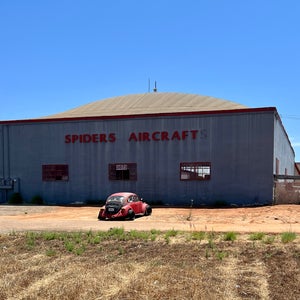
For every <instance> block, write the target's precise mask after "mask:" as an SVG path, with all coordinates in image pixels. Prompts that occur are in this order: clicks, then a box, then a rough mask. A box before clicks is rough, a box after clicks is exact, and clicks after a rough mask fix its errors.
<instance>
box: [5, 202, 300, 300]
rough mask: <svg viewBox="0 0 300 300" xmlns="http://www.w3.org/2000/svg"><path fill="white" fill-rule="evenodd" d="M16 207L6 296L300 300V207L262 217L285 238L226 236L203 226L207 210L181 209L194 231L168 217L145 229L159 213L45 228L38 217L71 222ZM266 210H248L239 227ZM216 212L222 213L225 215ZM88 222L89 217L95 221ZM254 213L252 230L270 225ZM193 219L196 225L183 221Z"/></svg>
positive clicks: (8, 242)
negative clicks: (151, 227)
mask: <svg viewBox="0 0 300 300" xmlns="http://www.w3.org/2000/svg"><path fill="white" fill-rule="evenodd" d="M1 208H2V207H0V209H1ZM9 209H10V208H8V207H4V208H3V210H2V214H1V213H0V225H1V226H3V227H2V229H3V228H6V230H5V232H4V231H2V233H0V252H1V255H0V299H12V300H15V299H26V300H29V299H80V300H84V299H89V300H90V299H124V300H125V299H291V300H292V299H295V300H296V299H300V235H299V231H298V230H299V226H298V224H299V223H298V222H299V221H298V220H299V219H297V214H298V213H299V206H294V207H290V206H289V207H284V209H285V210H286V209H290V217H289V218H287V217H286V215H285V217H284V218H283V217H282V216H284V214H283V213H282V214H280V213H279V212H278V211H279V208H278V207H277V208H276V207H275V208H274V209H275V212H276V213H274V211H272V214H273V218H271V217H269V215H268V217H267V218H265V219H263V220H270V222H271V224H272V222H273V223H274V222H275V223H276V222H280V220H281V221H282V220H286V221H288V222H289V223H288V222H287V223H288V224H287V225H288V227H285V224H286V222H282V223H281V224H282V227H281V228H282V231H281V232H278V230H275V231H272V230H267V228H268V227H261V229H262V230H256V229H257V227H255V226H254V227H253V228H254V230H253V229H252V230H251V227H248V232H246V231H244V232H242V231H238V230H236V231H235V230H226V229H227V228H228V227H226V226H225V227H224V228H225V230H218V231H216V230H214V229H212V227H211V226H210V225H209V226H208V225H207V224H208V223H207V224H202V225H203V227H201V226H200V225H199V224H198V223H197V216H198V215H197V213H198V211H197V212H196V211H193V212H192V213H189V214H187V212H188V211H184V214H183V215H179V211H180V210H178V211H176V210H175V212H176V213H177V214H176V219H177V222H178V223H180V222H181V224H184V226H186V228H187V229H188V228H189V230H182V229H180V228H179V229H176V228H175V229H174V228H172V227H173V224H174V223H173V222H171V223H168V218H167V217H165V219H163V217H162V216H160V218H161V219H162V220H163V225H164V226H162V228H161V229H159V228H154V229H148V228H146V229H143V228H142V227H141V226H142V225H143V224H144V222H145V223H146V222H148V223H151V222H152V221H153V222H156V223H158V222H157V219H156V218H158V211H156V210H155V209H154V212H153V216H150V217H147V218H148V219H147V218H139V219H136V220H135V221H131V222H130V221H129V222H126V221H121V222H104V223H102V222H98V221H97V220H94V222H95V223H96V224H97V226H98V228H96V227H95V228H91V229H89V230H86V229H82V230H81V229H80V230H73V228H71V229H72V230H70V228H69V227H67V226H66V227H65V228H63V227H61V228H60V230H58V229H57V228H55V230H54V229H52V228H50V229H48V230H45V228H44V227H42V226H41V230H39V229H38V228H37V227H38V224H39V223H36V224H35V221H36V220H44V223H45V224H48V222H49V223H51V222H58V223H59V224H60V225H61V226H62V224H65V223H60V219H59V218H58V219H56V218H55V217H54V216H52V217H51V213H54V211H56V208H55V209H54V208H51V209H48V208H43V210H44V211H43V212H40V211H39V212H37V211H35V208H21V210H23V209H26V211H25V212H24V210H23V211H21V212H16V208H13V210H10V212H8V210H9ZM266 209H268V210H269V209H272V208H266ZM57 210H58V211H59V212H61V210H60V209H57ZM91 210H92V209H91ZM261 210H264V208H261ZM71 211H73V212H74V210H73V209H71ZM79 211H81V210H80V209H79ZM82 211H86V210H82ZM95 211H97V209H96V210H95ZM257 211H258V210H256V209H254V210H251V211H250V210H247V211H246V212H247V214H245V212H243V215H244V217H243V218H241V219H240V222H244V223H245V222H246V220H247V218H246V215H248V217H249V216H252V217H253V214H254V215H255V214H256V213H257ZM168 212H170V211H168ZM236 212H237V211H235V214H236ZM173 213H174V211H173ZM210 213H213V212H211V211H207V215H209V214H210ZM214 213H215V215H218V210H215V212H214ZM228 213H230V211H228ZM96 214H97V212H96ZM201 214H203V211H202V212H201ZM224 214H226V211H223V212H222V215H223V217H225V219H226V216H224ZM272 214H270V215H272ZM43 215H44V217H42V216H43ZM55 215H56V214H55ZM71 215H72V216H71V217H70V218H71V221H72V222H73V223H74V222H76V221H75V219H74V214H71ZM167 215H168V214H167ZM83 216H85V218H84V220H83V221H85V222H87V221H88V222H91V220H87V215H85V213H83ZM171 216H172V217H173V218H174V215H172V214H171ZM255 216H256V218H254V219H251V218H250V223H249V224H252V223H255V222H253V220H255V219H257V220H258V223H259V224H262V225H264V226H265V225H266V224H265V222H262V219H259V217H258V216H257V215H255ZM266 216H267V214H266ZM266 216H265V217H266ZM187 217H191V218H192V219H193V220H194V222H193V223H192V224H193V225H187V223H186V222H183V219H186V218H187ZM43 218H44V219H43ZM64 218H66V216H64ZM78 218H79V217H78V216H77V219H78ZM151 218H152V219H151ZM170 218H171V217H170ZM199 218H200V217H199ZM228 218H229V217H228ZM231 218H232V217H231ZM236 218H237V217H236ZM79 219H80V218H79ZM20 220H21V221H20ZM64 220H66V219H64ZM202 221H203V220H202V219H201V222H202ZM8 222H12V223H16V224H19V225H20V226H24V228H25V230H21V228H19V227H17V226H16V227H15V229H14V227H11V230H7V229H8ZM18 222H21V223H18ZM22 222H23V223H22ZM26 222H28V223H26ZM36 222H37V221H36ZM232 222H237V220H234V219H232ZM244 223H243V224H244ZM275 223H274V224H273V225H274V226H275V225H277V223H276V224H275ZM30 224H31V226H32V227H31V226H29V225H30ZM80 224H81V223H80V220H79V221H78V220H77V226H78V227H80ZM82 224H86V223H84V222H83V223H82ZM82 224H81V225H82ZM89 224H90V223H89ZM170 224H171V225H170ZM209 224H210V223H209ZM225 225H226V224H225ZM254 225H257V224H254ZM107 226H110V227H107ZM128 226H131V228H130V227H128ZM134 226H135V227H136V228H134ZM170 226H172V227H170ZM274 226H273V227H272V226H271V227H270V228H277V227H276V226H275V227H274ZM78 227H77V228H78ZM145 227H146V226H145ZM28 228H30V229H28ZM184 228H185V227H184ZM237 228H242V227H239V226H237Z"/></svg>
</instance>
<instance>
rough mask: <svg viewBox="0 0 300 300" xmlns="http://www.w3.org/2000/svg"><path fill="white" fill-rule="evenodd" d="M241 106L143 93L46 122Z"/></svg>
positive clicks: (180, 95) (90, 105)
mask: <svg viewBox="0 0 300 300" xmlns="http://www.w3.org/2000/svg"><path fill="white" fill-rule="evenodd" d="M245 108H248V107H246V106H244V105H241V104H238V103H235V102H231V101H227V100H223V99H218V98H214V97H209V96H201V95H195V94H184V93H157V92H153V93H146V94H132V95H126V96H118V97H113V98H108V99H104V100H98V101H95V102H91V103H88V104H85V105H82V106H79V107H77V108H73V109H70V110H67V111H65V112H62V113H58V114H54V115H50V116H47V117H46V118H77V117H96V116H97V117H101V116H124V115H144V114H161V113H178V112H200V111H218V110H232V109H245Z"/></svg>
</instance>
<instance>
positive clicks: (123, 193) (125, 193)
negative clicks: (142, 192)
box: [110, 192, 136, 198]
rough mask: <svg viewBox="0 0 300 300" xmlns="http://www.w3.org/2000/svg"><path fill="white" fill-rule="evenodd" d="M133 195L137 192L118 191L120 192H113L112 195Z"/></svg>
mask: <svg viewBox="0 0 300 300" xmlns="http://www.w3.org/2000/svg"><path fill="white" fill-rule="evenodd" d="M131 195H136V194H135V193H131V192H118V193H114V194H111V195H110V196H123V197H126V198H127V197H129V196H131Z"/></svg>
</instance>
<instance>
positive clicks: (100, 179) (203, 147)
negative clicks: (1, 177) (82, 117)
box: [10, 112, 273, 205]
mask: <svg viewBox="0 0 300 300" xmlns="http://www.w3.org/2000/svg"><path fill="white" fill-rule="evenodd" d="M270 116H272V113H268V112H267V113H257V114H255V113H249V114H226V115H215V116H214V115H205V116H201V117H197V116H185V117H161V118H159V117H157V118H147V119H139V118H135V119H120V120H106V121H103V120H102V121H81V122H76V121H73V122H57V123H53V122H52V123H35V124H32V125H30V124H28V125H22V124H17V125H10V131H11V147H10V148H11V156H12V157H14V158H15V159H14V160H13V162H12V164H11V168H12V173H14V176H18V177H20V178H21V187H22V193H24V196H25V197H26V198H28V199H29V198H30V197H32V196H33V195H35V194H37V193H39V194H42V196H43V198H44V199H45V200H46V201H49V202H58V203H72V202H77V201H78V202H84V201H87V200H88V199H94V200H95V199H105V198H106V197H107V195H108V194H110V193H112V192H115V191H120V190H123V191H129V190H132V191H135V192H137V193H139V194H141V196H143V197H144V199H145V200H147V201H153V202H157V201H162V202H163V203H168V204H170V205H176V204H180V205H183V204H184V205H189V204H190V200H191V199H194V204H195V205H203V204H214V203H215V202H216V201H226V202H227V203H228V204H257V203H259V204H264V203H265V202H268V201H269V200H271V199H269V198H270V195H271V193H272V183H271V181H270V178H272V170H273V161H272V159H273V158H272V153H273V119H272V117H270ZM270 122H271V123H272V124H271V123H270ZM192 129H198V130H201V129H205V130H206V134H203V136H202V137H200V136H199V137H197V138H196V139H195V140H193V139H191V136H189V137H188V138H187V139H186V141H176V140H174V141H171V140H170V141H149V142H135V141H131V142H129V141H128V138H129V134H130V133H131V132H144V131H145V132H149V131H150V132H153V131H156V130H158V131H167V132H170V133H172V132H173V131H175V130H179V131H182V130H192ZM101 132H103V133H107V134H108V133H110V132H114V133H115V134H116V137H117V139H116V141H115V142H114V143H109V142H108V143H95V144H94V143H88V144H85V143H76V144H65V143H64V137H65V135H66V134H72V133H76V134H85V133H101ZM206 135H207V136H206ZM193 161H195V162H196V161H209V162H211V164H212V176H211V180H210V181H203V182H185V181H180V180H179V165H180V162H193ZM121 162H124V163H126V162H127V163H137V178H138V180H137V181H109V180H108V164H109V163H121ZM44 163H45V164H46V163H47V164H51V163H66V164H69V177H70V179H69V182H67V183H63V182H54V183H47V182H42V180H41V165H42V164H44Z"/></svg>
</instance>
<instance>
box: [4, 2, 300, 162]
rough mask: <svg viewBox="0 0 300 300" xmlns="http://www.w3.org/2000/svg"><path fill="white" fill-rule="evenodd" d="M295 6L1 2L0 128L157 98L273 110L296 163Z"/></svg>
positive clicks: (299, 63)
mask: <svg viewBox="0 0 300 300" xmlns="http://www.w3.org/2000/svg"><path fill="white" fill-rule="evenodd" d="M299 15H300V1H298V0H251V1H250V0H249V1H246V0H193V1H192V0H185V1H177V0H151V1H144V0H126V1H125V0H106V1H105V0H103V1H101V0H98V1H97V0H43V1H42V0H26V1H25V0H0V28H1V29H0V38H1V47H0V120H13V119H26V118H36V117H40V116H45V115H49V114H54V113H58V112H62V111H65V110H67V109H70V108H74V107H77V106H79V105H83V104H86V103H89V102H92V101H95V100H99V99H105V98H109V97H114V96H119V95H126V94H134V93H144V92H147V91H148V79H149V78H150V81H151V87H152V88H153V85H154V81H155V80H156V81H157V87H158V91H160V92H183V93H195V94H200V95H209V96H213V97H218V98H222V99H226V100H231V101H234V102H238V103H241V104H244V105H247V106H249V107H270V106H272V107H273V106H275V107H276V108H277V110H278V112H279V114H280V116H281V118H282V122H283V124H284V127H285V129H286V131H287V133H288V135H289V137H290V140H291V143H292V145H293V147H294V150H295V152H296V160H297V161H300V112H299V107H300V101H299V95H300V82H299V80H300V34H299V32H300V18H299Z"/></svg>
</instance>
